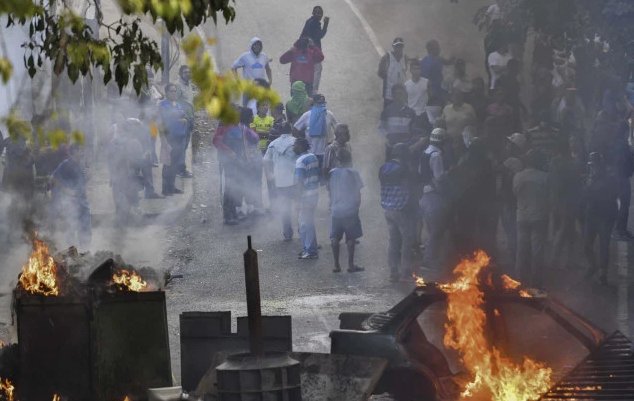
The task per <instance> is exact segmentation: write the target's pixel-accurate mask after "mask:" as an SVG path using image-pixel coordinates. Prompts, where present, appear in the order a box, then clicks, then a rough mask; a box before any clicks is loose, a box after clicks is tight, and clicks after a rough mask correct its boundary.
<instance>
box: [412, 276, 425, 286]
mask: <svg viewBox="0 0 634 401" xmlns="http://www.w3.org/2000/svg"><path fill="white" fill-rule="evenodd" d="M412 277H413V278H414V281H415V282H416V287H424V286H426V285H427V283H425V279H424V278H422V277H421V276H417V275H416V273H412Z"/></svg>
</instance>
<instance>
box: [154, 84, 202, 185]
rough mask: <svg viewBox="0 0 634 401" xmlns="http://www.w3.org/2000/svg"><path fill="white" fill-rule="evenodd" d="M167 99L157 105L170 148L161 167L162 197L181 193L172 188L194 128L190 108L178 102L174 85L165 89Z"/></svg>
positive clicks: (178, 90) (183, 161)
mask: <svg viewBox="0 0 634 401" xmlns="http://www.w3.org/2000/svg"><path fill="white" fill-rule="evenodd" d="M165 94H166V96H167V99H165V100H162V101H161V102H160V103H159V115H160V116H161V123H162V126H163V135H165V139H166V140H167V143H168V144H169V147H170V153H169V155H170V157H169V159H170V163H169V165H163V195H164V196H169V195H173V194H181V193H183V192H182V191H181V190H179V189H177V188H176V187H175V186H174V181H175V178H176V174H177V173H178V172H179V169H181V168H182V166H183V165H184V164H185V151H186V146H187V137H188V135H189V132H190V131H191V130H192V128H193V126H194V113H193V110H192V108H191V106H190V105H189V104H188V103H186V102H183V101H181V100H180V89H179V87H178V85H176V84H167V86H166V87H165Z"/></svg>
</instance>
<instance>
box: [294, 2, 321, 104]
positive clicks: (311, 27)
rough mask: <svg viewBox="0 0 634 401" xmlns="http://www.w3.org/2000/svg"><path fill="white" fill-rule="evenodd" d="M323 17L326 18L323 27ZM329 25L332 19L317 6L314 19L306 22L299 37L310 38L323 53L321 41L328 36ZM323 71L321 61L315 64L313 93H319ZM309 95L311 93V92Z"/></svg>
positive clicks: (314, 9)
mask: <svg viewBox="0 0 634 401" xmlns="http://www.w3.org/2000/svg"><path fill="white" fill-rule="evenodd" d="M322 17H323V18H324V26H323V27H322V26H321V19H322ZM329 23H330V18H329V17H324V10H323V8H321V6H315V7H314V8H313V15H312V17H310V18H308V20H306V23H305V24H304V29H302V33H301V34H300V35H299V37H300V38H301V37H308V38H310V40H312V41H313V44H314V45H315V47H316V48H318V49H319V50H320V51H321V40H322V39H323V38H324V36H326V32H327V31H328V24H329ZM322 60H323V57H322ZM321 70H322V65H321V61H319V62H317V63H315V73H314V74H315V75H314V77H313V80H312V82H313V92H312V93H318V92H319V83H320V82H321ZM291 82H294V81H291ZM309 93H311V92H310V91H309Z"/></svg>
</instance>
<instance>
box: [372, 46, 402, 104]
mask: <svg viewBox="0 0 634 401" xmlns="http://www.w3.org/2000/svg"><path fill="white" fill-rule="evenodd" d="M404 47H405V41H403V38H395V39H394V41H393V42H392V51H390V52H387V53H386V54H385V55H384V56H383V57H382V58H381V61H380V62H379V72H378V75H379V77H380V78H381V79H382V80H383V110H385V108H387V106H388V105H389V104H390V103H391V102H392V100H393V99H394V97H393V96H392V88H393V87H394V85H398V84H400V85H402V84H403V83H404V82H405V78H406V75H405V74H406V72H407V56H405V54H404V53H403V48H404Z"/></svg>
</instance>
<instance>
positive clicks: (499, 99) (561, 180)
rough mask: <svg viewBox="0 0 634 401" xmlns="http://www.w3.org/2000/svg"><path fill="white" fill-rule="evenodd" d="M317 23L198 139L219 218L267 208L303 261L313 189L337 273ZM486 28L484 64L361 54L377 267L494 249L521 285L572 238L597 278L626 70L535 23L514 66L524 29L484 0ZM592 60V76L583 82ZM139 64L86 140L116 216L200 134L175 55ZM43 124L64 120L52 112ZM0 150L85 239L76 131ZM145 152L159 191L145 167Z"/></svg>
mask: <svg viewBox="0 0 634 401" xmlns="http://www.w3.org/2000/svg"><path fill="white" fill-rule="evenodd" d="M322 21H323V22H322ZM328 25H329V19H328V17H324V11H323V9H322V8H321V7H320V6H316V7H314V9H313V12H312V16H311V17H310V18H309V19H308V20H307V21H306V23H305V26H304V28H303V29H302V31H301V33H300V34H299V38H298V39H297V40H296V41H295V43H294V44H293V46H292V47H291V48H290V49H289V50H288V51H286V52H284V53H283V54H282V55H281V57H280V59H279V61H280V63H281V64H290V74H289V76H290V82H289V84H290V85H289V89H290V97H289V100H288V101H287V102H286V103H285V104H273V105H272V104H268V103H266V102H257V101H255V100H253V99H249V98H248V96H246V95H245V96H243V98H242V99H240V102H239V103H240V104H238V105H236V106H235V107H236V108H237V109H238V111H239V116H240V119H239V123H237V124H220V125H219V126H218V127H217V129H216V131H215V133H214V136H213V140H212V141H211V142H212V144H213V146H214V147H215V148H216V149H217V152H218V160H219V162H220V163H219V164H220V176H221V182H222V208H223V220H224V224H225V225H228V226H233V225H237V224H240V223H241V222H242V221H243V220H245V219H249V218H257V217H259V216H262V215H264V214H267V213H272V214H273V215H274V216H277V217H278V218H279V219H280V220H281V227H282V230H281V231H282V233H281V237H282V240H284V241H291V240H292V239H293V236H294V232H295V230H294V229H293V226H294V220H295V218H296V220H297V224H296V226H297V232H298V233H299V237H300V240H301V244H302V249H301V252H300V253H299V255H298V257H299V259H301V260H308V259H316V258H318V255H319V249H320V248H321V247H320V246H319V245H318V242H317V234H316V228H315V213H316V210H317V207H318V200H319V197H320V194H322V196H323V195H325V196H327V197H328V200H329V202H328V205H329V207H328V210H329V213H330V216H331V224H330V235H329V237H330V242H331V244H330V245H331V248H332V253H333V256H334V272H341V265H340V261H339V256H340V243H341V241H342V240H343V239H344V236H345V244H346V248H347V251H348V263H347V270H348V271H349V272H358V271H362V270H363V268H362V267H360V266H357V265H356V264H355V260H354V256H355V245H356V244H357V243H358V241H359V238H360V237H361V236H362V235H363V230H362V224H361V220H360V218H359V210H360V207H361V190H362V188H363V186H364V185H363V181H362V179H361V175H360V174H359V172H358V171H357V170H356V169H355V168H353V167H352V159H353V158H352V150H351V147H350V139H351V138H350V136H351V133H350V129H349V127H348V125H346V124H343V123H340V122H339V121H338V120H337V118H336V117H335V114H334V113H333V112H332V111H331V110H330V109H329V107H328V103H327V101H326V97H325V96H324V95H323V94H321V93H320V92H319V86H320V81H321V73H322V63H323V62H324V60H325V56H324V52H323V51H322V48H321V44H322V39H323V38H324V37H325V35H326V34H327V30H328ZM486 26H487V33H486V37H485V39H484V50H485V54H484V56H485V60H486V66H485V67H486V72H487V77H486V78H483V77H478V76H472V75H471V74H470V73H469V71H468V69H467V65H468V63H467V62H466V61H465V60H464V59H461V58H456V57H451V58H446V57H443V55H442V49H441V46H440V43H439V42H438V41H437V40H433V39H432V40H429V41H428V42H427V44H426V52H427V54H426V55H424V56H423V57H413V58H410V57H408V56H407V55H406V54H405V40H404V39H403V38H402V37H397V38H395V39H394V40H393V42H392V46H391V49H390V50H389V51H388V52H387V53H386V54H385V55H384V56H383V57H382V58H381V60H380V62H379V65H378V76H379V78H380V79H381V80H382V83H383V85H382V97H383V108H382V111H381V114H380V126H379V131H380V133H381V134H382V136H383V137H384V139H385V160H384V163H383V164H382V165H381V166H378V165H377V166H376V169H377V170H378V180H379V182H380V188H381V189H380V191H381V193H380V203H381V206H382V208H383V210H384V213H385V219H386V223H387V228H388V238H387V243H388V250H387V264H388V267H389V277H390V279H391V280H392V281H399V280H402V279H404V280H407V281H410V280H411V275H412V273H421V272H422V273H423V274H428V273H429V272H438V273H439V274H441V273H442V272H446V271H447V269H448V267H449V266H451V265H452V264H453V262H454V261H455V260H456V259H458V258H460V257H462V256H464V255H468V254H471V253H472V252H473V251H475V250H476V249H483V250H485V251H486V252H488V253H489V255H491V256H492V257H493V258H507V260H508V261H510V265H514V266H515V273H517V274H519V276H520V278H521V279H522V281H524V282H525V283H526V284H527V285H531V286H535V287H542V286H543V285H544V267H545V266H546V265H547V264H548V265H550V266H552V267H561V268H568V267H572V266H576V265H577V263H578V262H579V261H578V260H575V255H576V254H577V251H576V250H577V248H578V247H580V246H582V248H583V250H584V253H585V257H586V260H587V265H588V268H587V272H586V273H587V274H588V275H589V276H596V277H597V278H598V279H599V280H600V281H601V282H603V283H605V282H606V281H607V271H608V266H609V255H610V249H609V247H610V242H611V240H619V241H629V240H632V239H633V238H634V236H633V235H632V234H631V233H630V232H629V231H628V228H627V227H628V219H629V206H630V194H631V186H630V178H631V176H632V174H633V173H634V156H633V154H632V150H631V143H630V142H631V141H630V139H631V128H630V118H631V117H632V111H633V110H634V91H632V90H631V89H632V88H634V83H632V84H628V83H627V82H628V81H629V80H630V79H631V78H634V77H632V76H631V74H629V75H627V76H625V77H623V75H622V74H621V75H619V74H616V73H614V71H615V70H614V69H610V68H608V67H609V66H607V65H602V63H604V64H607V63H608V61H607V58H606V57H605V44H604V43H602V42H601V41H599V40H594V39H585V40H582V41H580V42H578V43H566V42H565V41H563V42H562V41H561V38H559V37H557V36H556V35H549V34H547V33H544V32H538V33H537V34H536V40H535V42H534V43H535V49H534V51H533V58H532V60H531V65H530V73H525V72H526V70H527V63H526V62H525V61H524V57H523V52H524V50H523V49H524V43H525V41H524V39H523V37H522V35H521V34H517V33H516V32H513V31H510V30H509V28H508V26H509V25H508V24H506V23H505V15H504V12H503V10H502V9H501V8H500V7H499V6H498V5H497V3H496V4H494V5H492V6H491V7H490V8H489V9H488V11H487V13H486ZM263 50H264V45H263V42H262V40H261V39H259V38H257V37H254V38H253V39H252V40H251V41H250V44H249V48H248V50H247V51H246V52H244V53H243V54H241V55H240V56H239V57H238V58H237V59H236V60H235V62H234V63H233V65H232V70H233V72H234V73H236V74H238V73H241V74H242V77H243V78H245V79H248V80H253V81H254V82H255V83H256V84H258V85H261V86H264V87H270V85H271V83H272V71H271V67H270V58H269V56H268V55H267V54H266V53H264V51H263ZM240 70H241V71H240ZM448 71H449V73H447V72H448ZM608 71H609V72H611V73H609V72H608ZM599 72H601V73H602V74H603V75H602V76H601V79H595V76H596V75H597V74H598V73H599ZM149 79H150V85H148V86H147V88H145V89H144V91H143V93H142V95H141V97H140V98H139V99H138V104H140V107H139V109H138V113H137V115H135V116H134V117H131V116H130V113H126V112H125V111H123V112H113V113H111V114H112V122H111V128H110V130H109V134H108V135H106V136H105V137H104V138H103V139H102V143H100V144H98V149H100V151H102V152H103V153H104V154H106V155H107V165H108V171H109V174H110V183H111V188H112V195H113V199H114V203H115V207H116V218H117V222H118V224H122V225H125V224H129V223H130V222H131V221H133V220H134V215H135V209H136V208H137V207H138V205H139V198H140V193H143V194H144V196H145V197H146V198H148V199H156V198H161V197H165V196H172V195H178V194H181V193H182V190H180V189H179V188H177V187H176V185H175V182H176V177H177V176H180V177H183V178H191V177H192V173H191V172H190V171H188V170H187V167H186V162H185V154H186V149H187V148H188V146H189V145H190V144H191V145H192V146H197V144H198V143H200V139H197V138H194V139H193V138H192V135H193V134H194V133H195V130H194V124H195V115H194V107H193V99H194V94H195V88H194V86H193V85H192V83H191V72H190V70H189V68H188V67H187V66H183V67H181V68H180V70H179V79H178V82H176V83H171V84H168V85H167V86H165V87H164V88H160V87H159V86H158V85H156V84H155V83H154V80H153V75H152V73H151V72H149ZM529 81H530V82H531V83H532V86H529V85H527V82H529ZM529 95H530V96H529ZM527 99H530V101H527ZM526 103H528V105H527V104H526ZM58 125H59V127H58V128H60V129H63V130H65V131H70V129H69V127H66V125H68V123H67V122H64V121H60V122H58ZM157 142H160V152H159V154H157V152H156V149H157ZM3 147H5V148H6V155H7V157H6V159H7V166H6V167H5V169H4V177H3V186H4V187H5V188H6V189H9V190H11V191H13V192H15V193H16V194H18V195H19V196H20V197H22V198H24V199H27V198H31V197H32V191H33V188H34V186H35V181H34V179H33V176H32V173H29V171H32V170H33V166H35V167H36V168H37V170H41V172H44V175H49V176H50V177H52V180H51V184H50V189H51V197H52V202H51V204H52V205H53V206H52V208H51V210H52V214H53V215H58V216H66V217H67V218H66V217H65V219H66V223H65V224H62V227H64V229H63V230H64V231H65V232H66V233H68V235H75V236H76V238H77V239H78V242H79V243H80V245H84V244H85V243H86V242H87V241H88V242H89V241H90V227H91V223H90V206H89V204H88V200H87V196H86V180H87V178H86V173H85V168H84V166H83V165H82V162H81V158H80V157H78V154H79V153H80V152H78V148H77V146H62V147H61V148H60V149H58V150H55V151H53V150H50V151H48V152H46V151H45V152H39V151H38V153H37V154H31V152H30V150H29V149H28V147H27V146H26V145H25V143H24V142H23V141H22V142H20V141H17V142H13V141H8V140H6V141H4V142H3ZM159 163H160V164H159ZM159 165H162V188H161V189H162V190H161V191H160V194H159V193H157V192H156V191H155V187H154V182H153V174H152V171H153V169H154V168H157V167H159ZM29 174H30V175H29ZM263 195H267V198H264V196H263ZM265 204H268V205H269V208H265ZM15 205H21V203H20V202H17V203H15ZM14 207H17V206H14ZM21 207H22V206H21ZM22 212H24V210H22ZM69 227H70V228H69ZM498 227H499V228H501V230H499V229H498ZM549 244H552V247H550V246H549Z"/></svg>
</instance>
